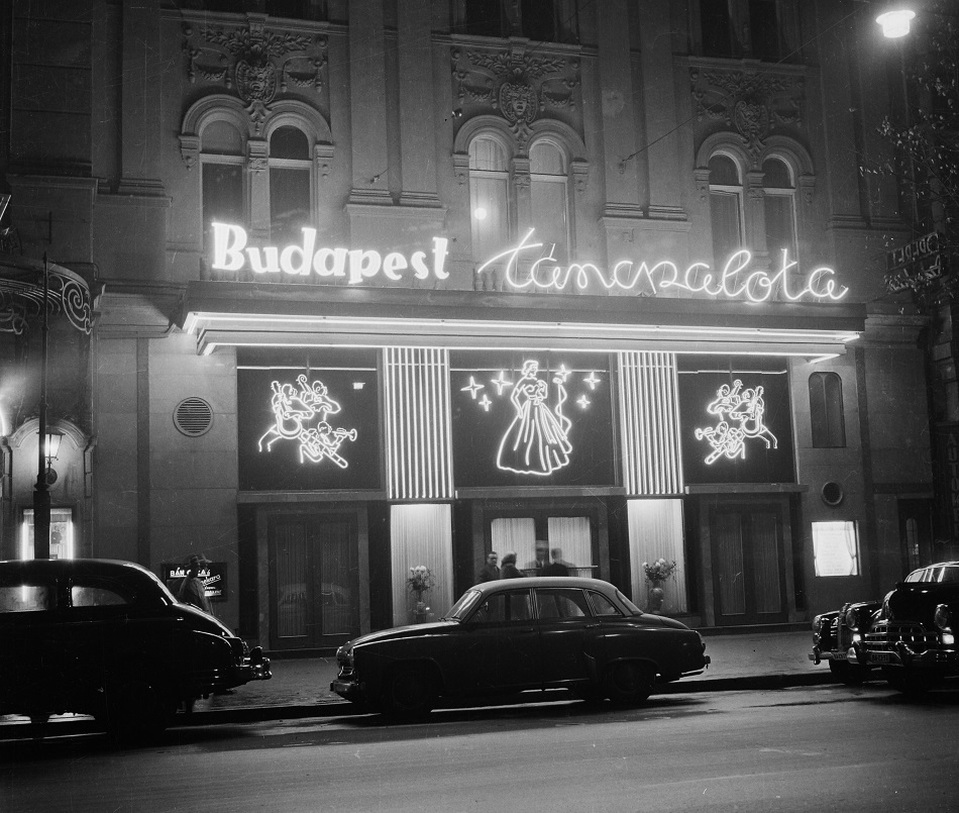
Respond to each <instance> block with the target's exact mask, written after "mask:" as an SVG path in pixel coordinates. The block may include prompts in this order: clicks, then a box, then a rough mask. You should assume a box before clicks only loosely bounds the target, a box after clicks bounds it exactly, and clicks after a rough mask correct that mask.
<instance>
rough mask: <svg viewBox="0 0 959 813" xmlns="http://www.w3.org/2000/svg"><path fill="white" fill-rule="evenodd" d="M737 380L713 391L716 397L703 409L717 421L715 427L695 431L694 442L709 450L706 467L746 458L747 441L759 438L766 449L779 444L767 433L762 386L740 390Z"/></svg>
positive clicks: (740, 386) (740, 384) (741, 383)
mask: <svg viewBox="0 0 959 813" xmlns="http://www.w3.org/2000/svg"><path fill="white" fill-rule="evenodd" d="M742 387H743V382H742V381H740V380H739V379H736V381H734V382H733V386H732V387H731V388H730V386H729V385H728V384H723V385H722V386H721V387H720V388H719V389H718V390H717V391H716V398H715V399H714V400H713V401H712V402H711V403H710V404H709V406H707V407H706V412H708V413H709V414H710V415H715V416H716V417H717V419H718V421H717V423H716V425H715V426H709V427H705V428H702V429H697V430H696V431H695V433H694V434H695V436H696V440H705V441H706V442H707V443H709V445H710V446H711V447H712V451H711V452H710V453H709V454H708V455H707V456H706V458H705V460H706V463H707V465H710V466H711V465H712V464H713V463H715V462H716V461H717V460H719V458H721V457H725V458H726V459H727V460H735V459H736V458H739V459H740V460H745V459H746V441H747V440H751V439H752V438H759V440H761V441H762V442H763V443H765V444H766V448H767V449H775V448H776V447H777V446H778V445H779V441H778V440H777V439H776V436H775V435H774V434H773V433H772V432H770V431H769V428H768V427H767V426H766V424H765V423H764V420H763V416H764V415H765V412H766V402H765V401H764V400H763V388H762V387H750V388H748V389H745V390H744V389H743V388H742Z"/></svg>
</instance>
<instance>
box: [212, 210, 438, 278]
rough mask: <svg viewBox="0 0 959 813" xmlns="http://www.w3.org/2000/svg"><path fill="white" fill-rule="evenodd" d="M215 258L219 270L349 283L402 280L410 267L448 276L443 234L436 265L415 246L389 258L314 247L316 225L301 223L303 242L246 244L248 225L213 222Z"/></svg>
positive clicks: (423, 274) (424, 274) (369, 252)
mask: <svg viewBox="0 0 959 813" xmlns="http://www.w3.org/2000/svg"><path fill="white" fill-rule="evenodd" d="M211 225H212V228H213V262H212V267H213V268H214V269H215V270H217V271H240V270H242V269H243V268H244V267H245V266H246V265H247V263H249V266H250V269H251V270H252V271H253V273H254V274H267V275H280V274H283V275H286V276H290V277H308V276H310V275H311V274H316V275H317V276H319V277H334V278H345V279H346V280H347V282H348V283H349V284H350V285H359V284H362V283H363V281H364V280H368V279H372V278H373V277H376V276H377V275H379V274H382V275H383V276H384V277H386V278H387V279H390V280H392V281H393V282H400V281H402V279H403V274H404V273H405V272H409V271H410V270H412V275H413V276H414V277H415V278H416V279H421V280H423V279H429V278H430V274H431V273H432V275H433V276H434V277H435V278H436V279H438V280H444V279H446V278H448V277H449V272H447V271H446V270H444V267H443V266H444V265H445V263H446V256H447V254H448V251H447V246H448V245H449V241H448V240H447V239H446V238H445V237H434V238H433V251H432V254H433V262H432V268H431V267H430V266H429V265H427V262H426V252H425V251H415V252H413V255H412V256H411V257H409V258H407V257H406V256H404V255H403V254H400V253H399V252H397V251H393V252H390V253H389V254H387V255H386V256H385V257H384V256H383V255H381V254H380V253H379V252H378V251H372V250H363V249H346V248H326V247H321V248H317V247H316V229H311V228H308V227H305V226H304V227H303V229H302V232H303V242H302V244H301V245H291V246H286V247H285V248H283V249H282V250H280V248H278V247H277V246H266V247H264V248H256V247H255V246H248V245H247V234H246V229H244V228H243V227H242V226H231V225H227V224H225V223H213V224H211Z"/></svg>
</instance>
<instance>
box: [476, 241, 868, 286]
mask: <svg viewBox="0 0 959 813" xmlns="http://www.w3.org/2000/svg"><path fill="white" fill-rule="evenodd" d="M532 237H533V229H530V230H529V231H528V232H526V235H525V236H524V237H523V239H522V240H520V242H519V244H518V245H517V246H515V247H513V248H510V249H507V250H506V251H503V252H501V253H500V254H497V255H496V256H495V257H492V258H490V259H489V260H487V261H486V262H485V263H483V265H481V266H480V267H479V268H478V269H477V273H479V274H482V273H483V272H484V271H486V269H488V268H490V267H491V266H492V265H493V264H494V263H497V262H499V261H502V260H504V259H505V260H506V281H507V283H509V285H510V286H511V287H513V288H516V289H517V290H522V289H524V288H535V289H538V290H543V291H551V290H552V291H564V290H568V289H571V288H576V289H578V290H580V291H582V290H585V289H586V288H588V287H589V286H590V285H591V284H592V283H594V282H595V283H597V284H598V285H600V286H601V287H603V288H605V289H606V290H608V291H611V290H619V291H624V292H629V291H636V292H637V293H642V294H646V295H649V296H655V295H656V294H659V293H661V292H663V291H666V290H668V289H670V288H678V289H679V290H682V291H688V292H689V293H693V294H706V295H707V296H711V297H714V298H716V299H739V298H740V297H741V296H743V295H745V296H746V298H747V299H748V300H749V301H751V302H766V301H767V300H769V299H770V297H772V295H773V292H774V291H776V290H777V289H778V290H779V291H781V293H782V295H783V297H784V298H786V299H788V300H789V301H790V302H796V301H798V300H800V299H803V298H804V297H810V298H812V299H820V300H824V299H831V300H833V301H838V300H840V299H842V298H843V297H845V296H846V294H847V293H849V289H848V288H846V287H845V286H838V285H837V284H836V281H835V280H834V279H832V277H833V276H834V275H835V273H836V272H835V271H833V269H831V268H829V267H827V266H820V267H819V268H816V269H814V270H813V271H812V272H810V273H809V274H808V275H807V277H806V278H805V280H804V284H803V287H802V289H801V290H799V291H795V292H794V291H791V290H790V286H789V278H788V276H787V274H788V272H789V271H790V270H792V269H793V268H794V267H795V266H796V265H797V263H796V261H795V260H790V259H789V255H788V252H787V251H786V249H783V252H782V264H781V265H780V267H779V270H778V271H776V273H775V274H769V273H767V272H766V271H761V270H752V271H750V270H749V264H750V263H751V262H752V254H751V253H750V252H749V251H748V250H746V249H742V250H740V251H737V252H736V253H734V254H733V255H732V256H731V257H730V258H729V259H728V260H727V261H726V264H725V265H724V266H723V270H722V273H721V274H718V275H717V274H715V273H713V272H712V270H711V268H710V266H709V264H708V263H702V262H695V263H690V264H689V265H688V266H687V267H686V269H685V270H684V271H682V272H680V268H679V266H678V265H676V263H674V262H672V261H671V260H660V261H659V262H656V263H654V264H652V265H650V264H649V263H647V262H646V261H642V262H640V263H638V264H637V263H635V262H634V261H633V260H620V261H619V262H618V263H616V265H614V266H613V269H612V271H611V272H609V271H603V270H602V269H600V267H599V266H597V265H595V264H594V263H573V264H571V265H568V266H566V267H565V268H564V267H563V266H560V265H557V264H556V258H555V257H554V256H553V251H554V249H555V248H556V245H555V244H553V245H552V246H550V250H549V252H548V253H546V254H543V253H541V252H540V256H539V257H538V258H537V259H535V260H534V261H533V263H532V266H531V267H530V268H529V271H528V272H524V273H521V272H520V270H519V259H520V255H524V259H529V258H530V257H532V256H534V254H533V252H536V251H537V249H541V248H543V243H533V242H530V241H531V240H532Z"/></svg>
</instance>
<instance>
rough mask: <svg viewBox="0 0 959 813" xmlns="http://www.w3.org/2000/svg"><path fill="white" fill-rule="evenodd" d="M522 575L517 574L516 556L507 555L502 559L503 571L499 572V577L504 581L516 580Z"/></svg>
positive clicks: (513, 554) (512, 554)
mask: <svg viewBox="0 0 959 813" xmlns="http://www.w3.org/2000/svg"><path fill="white" fill-rule="evenodd" d="M522 575H523V574H522V573H520V572H519V568H518V567H516V554H515V553H507V554H506V555H505V556H504V557H503V569H502V571H501V577H502V578H504V579H518V578H520V577H521V576H522Z"/></svg>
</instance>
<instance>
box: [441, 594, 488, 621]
mask: <svg viewBox="0 0 959 813" xmlns="http://www.w3.org/2000/svg"><path fill="white" fill-rule="evenodd" d="M479 597H480V592H479V590H467V591H466V592H465V593H463V595H462V596H460V599H459V601H457V602H456V604H454V605H453V606H452V607H450V610H449V612H448V613H447V614H446V615H444V616H443V617H442V618H441V619H440V621H462V620H463V619H464V618H465V617H466V616H467V615H469V612H470V610H471V609H472V608H473V605H474V604H476V602H477V601H478V600H479Z"/></svg>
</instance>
